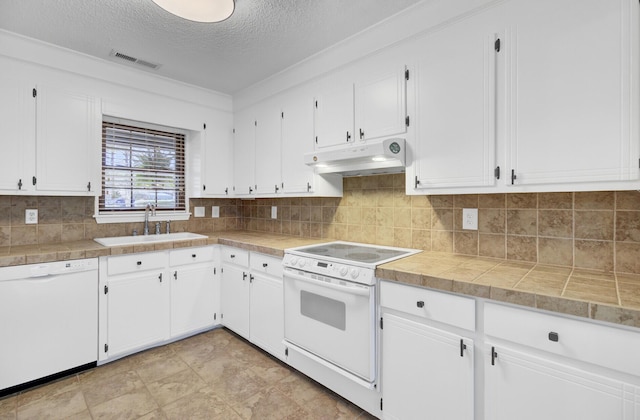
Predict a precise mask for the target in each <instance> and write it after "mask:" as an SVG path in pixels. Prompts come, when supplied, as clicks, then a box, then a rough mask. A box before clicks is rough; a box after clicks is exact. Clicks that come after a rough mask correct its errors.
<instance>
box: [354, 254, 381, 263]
mask: <svg viewBox="0 0 640 420" xmlns="http://www.w3.org/2000/svg"><path fill="white" fill-rule="evenodd" d="M345 258H346V259H348V260H352V261H362V262H369V261H378V260H379V259H380V255H378V254H374V253H373V252H351V253H349V254H347V255H345Z"/></svg>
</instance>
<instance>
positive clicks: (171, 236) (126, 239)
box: [93, 232, 208, 246]
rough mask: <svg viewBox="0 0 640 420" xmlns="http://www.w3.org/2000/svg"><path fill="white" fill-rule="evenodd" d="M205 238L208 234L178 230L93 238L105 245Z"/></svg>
mask: <svg viewBox="0 0 640 420" xmlns="http://www.w3.org/2000/svg"><path fill="white" fill-rule="evenodd" d="M205 238H208V236H205V235H199V234H197V233H191V232H176V233H163V234H160V235H155V234H154V235H137V236H113V237H110V238H94V239H93V240H94V241H96V242H97V243H99V244H100V245H104V246H123V245H138V244H149V243H158V242H171V241H186V240H190V239H205Z"/></svg>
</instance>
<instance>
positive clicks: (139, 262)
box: [107, 252, 167, 276]
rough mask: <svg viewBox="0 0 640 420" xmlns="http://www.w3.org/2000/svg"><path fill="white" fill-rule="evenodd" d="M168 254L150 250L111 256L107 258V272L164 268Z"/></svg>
mask: <svg viewBox="0 0 640 420" xmlns="http://www.w3.org/2000/svg"><path fill="white" fill-rule="evenodd" d="M166 263H167V256H166V254H165V253H164V252H150V253H144V254H131V255H122V256H117V257H109V259H108V260H107V274H109V275H110V276H115V275H117V274H125V273H135V272H137V271H146V270H154V269H158V268H164V266H165V265H166Z"/></svg>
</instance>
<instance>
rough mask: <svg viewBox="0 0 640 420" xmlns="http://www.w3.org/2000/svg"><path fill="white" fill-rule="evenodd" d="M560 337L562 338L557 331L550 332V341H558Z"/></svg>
mask: <svg viewBox="0 0 640 420" xmlns="http://www.w3.org/2000/svg"><path fill="white" fill-rule="evenodd" d="M559 339H560V337H559V336H558V333H557V332H553V331H551V332H550V333H549V341H553V342H554V343H557V342H558V340H559Z"/></svg>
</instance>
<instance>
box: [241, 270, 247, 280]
mask: <svg viewBox="0 0 640 420" xmlns="http://www.w3.org/2000/svg"><path fill="white" fill-rule="evenodd" d="M246 279H247V273H245V272H244V271H243V272H242V280H243V281H244V280H246Z"/></svg>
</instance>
